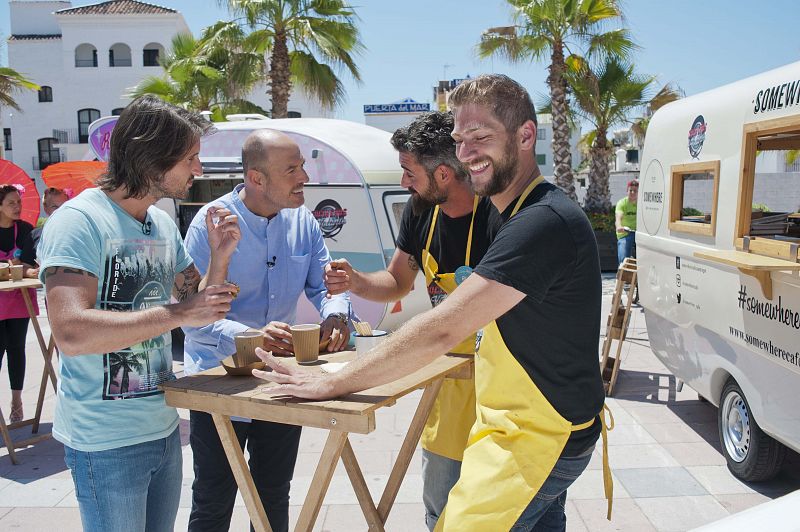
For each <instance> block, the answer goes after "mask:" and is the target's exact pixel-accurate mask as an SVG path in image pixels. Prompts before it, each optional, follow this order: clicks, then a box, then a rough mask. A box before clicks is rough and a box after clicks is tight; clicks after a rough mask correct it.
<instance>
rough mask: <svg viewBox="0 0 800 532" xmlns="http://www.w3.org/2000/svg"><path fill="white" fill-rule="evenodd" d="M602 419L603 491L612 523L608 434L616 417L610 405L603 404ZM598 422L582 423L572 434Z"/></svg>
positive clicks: (573, 426)
mask: <svg viewBox="0 0 800 532" xmlns="http://www.w3.org/2000/svg"><path fill="white" fill-rule="evenodd" d="M606 414H608V418H609V421H610V422H606ZM598 415H599V417H600V436H601V437H602V438H603V491H604V492H605V495H606V500H607V501H608V513H607V515H606V519H608V520H609V521H611V506H612V504H613V502H614V480H613V479H612V478H611V467H610V466H609V465H608V434H607V432H608V431H609V430H612V429H613V428H614V415H613V414H612V413H611V410H610V409H609V408H608V405H606V404H603V409H602V410H601V411H600V414H598ZM595 421H597V417H594V418H593V419H591V420H589V421H587V422H586V423H581V424H579V425H572V432H575V431H577V430H583V429H588V428H589V427H591V426H592V425H594V422H595Z"/></svg>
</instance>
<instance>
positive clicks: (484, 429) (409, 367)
mask: <svg viewBox="0 0 800 532" xmlns="http://www.w3.org/2000/svg"><path fill="white" fill-rule="evenodd" d="M448 102H449V104H450V106H451V107H452V109H453V113H454V128H453V134H452V136H453V138H454V139H455V141H456V154H457V156H458V159H459V160H460V161H461V162H462V163H464V164H465V165H466V166H467V168H468V170H469V174H470V179H471V181H472V185H473V188H474V190H475V192H476V193H477V194H479V195H481V196H488V197H489V198H490V199H491V202H492V204H493V205H494V207H495V208H496V209H497V213H499V219H498V220H497V221H496V223H494V222H492V221H490V227H489V229H490V237H493V239H492V242H491V244H490V245H489V249H488V250H487V251H486V255H484V257H483V259H481V261H480V263H479V264H478V265H477V266H476V267H475V271H474V272H472V274H471V275H470V276H469V277H468V278H467V279H466V280H464V281H463V282H462V283H461V284H460V285H459V286H458V288H457V289H456V290H455V291H454V292H453V293H452V294H450V295H449V296H448V298H447V299H446V300H445V301H444V302H442V304H440V305H439V306H437V307H435V308H433V309H431V310H429V311H427V312H425V313H423V314H420V315H418V316H415V317H414V318H412V319H411V320H409V321H408V322H407V323H406V324H405V325H404V326H403V327H401V328H400V329H398V330H397V331H395V332H394V333H393V334H392V335H390V337H389V338H388V339H387V340H386V341H384V342H383V343H382V344H381V345H380V346H378V347H377V348H376V349H374V350H373V351H372V352H371V353H370V356H369V357H364V358H363V359H360V360H358V361H356V362H355V363H351V364H349V365H348V366H347V367H346V368H344V369H343V370H342V371H340V372H338V373H336V374H335V375H333V376H330V377H328V376H326V377H320V376H318V375H314V374H311V373H309V372H307V371H305V370H303V369H294V368H289V367H284V366H283V365H282V364H281V363H280V362H279V361H278V360H276V359H274V358H272V357H270V356H268V355H266V354H265V353H262V354H263V355H264V356H263V358H264V360H265V361H267V363H268V364H269V366H270V367H271V368H273V369H274V370H275V371H273V372H260V371H255V372H254V375H256V376H257V377H260V378H263V379H266V380H271V381H273V382H278V383H279V386H277V387H276V388H275V390H274V393H287V394H290V395H295V396H298V397H304V398H310V399H319V400H321V399H326V398H331V397H338V396H341V395H343V394H346V393H353V392H356V391H360V390H364V389H367V388H370V387H373V386H376V385H380V384H383V383H385V382H390V381H393V380H395V379H398V378H400V377H402V376H404V375H406V374H408V373H410V372H412V371H414V370H416V369H418V368H419V367H421V366H422V365H424V364H426V363H429V362H430V361H432V360H434V359H435V358H436V357H437V356H439V355H441V353H443V352H446V351H448V350H449V349H450V348H451V347H452V346H454V345H455V344H457V343H458V342H459V341H460V339H461V338H463V337H464V336H466V335H467V334H469V333H471V332H474V331H478V333H477V334H478V339H479V340H478V341H479V344H480V347H479V349H478V351H477V353H476V355H475V396H476V401H477V411H476V421H475V425H474V426H473V428H472V430H471V431H470V435H469V441H468V443H467V448H466V449H465V451H464V459H463V462H462V466H461V475H460V477H459V480H458V482H457V483H456V485H455V486H454V487H453V489H452V490H451V491H450V494H449V497H448V501H447V506H446V508H445V511H444V513H443V514H442V515H441V516H440V518H439V521H438V523H437V526H436V530H447V531H458V532H464V531H476V532H483V531H486V530H492V531H494V530H498V531H505V530H515V531H516V530H534V529H535V530H537V531H539V530H548V531H550V530H552V531H564V530H565V529H566V516H565V514H564V504H565V502H566V493H567V489H568V488H569V486H570V485H572V483H573V482H574V481H575V479H576V478H577V477H578V476H580V474H581V473H582V472H583V471H584V470H585V469H586V466H587V465H588V463H589V459H590V457H591V454H592V451H593V449H594V447H595V443H596V441H597V439H598V437H599V436H600V435H601V434H602V436H603V448H604V452H603V462H604V464H603V477H604V481H605V482H604V483H605V488H606V497H607V498H608V500H609V505H608V518H609V519H610V515H611V497H612V485H611V473H610V471H609V469H608V462H607V453H606V452H605V450H606V441H605V440H606V438H605V433H606V423H605V417H606V416H605V415H604V413H606V412H607V408H606V407H605V406H604V391H603V384H602V379H601V377H600V369H599V361H598V352H597V348H598V343H599V342H598V340H599V336H600V304H601V286H600V261H599V256H598V251H597V242H596V240H595V237H594V232H593V231H592V228H591V224H590V223H589V220H588V219H587V218H586V215H585V214H584V213H583V211H582V210H581V209H580V207H579V206H578V205H577V204H576V203H575V202H573V201H571V200H570V199H569V198H567V197H566V196H565V195H564V193H563V192H561V191H560V190H559V189H557V188H556V187H554V186H553V185H551V184H549V183H547V182H546V181H544V180H543V179H542V176H541V172H540V171H539V168H538V166H537V165H536V157H535V153H536V152H535V147H536V114H535V110H534V107H533V103H532V102H531V100H530V96H529V95H528V93H527V91H526V90H525V89H524V88H523V87H522V86H521V85H519V84H518V83H516V82H515V81H513V80H511V79H509V78H508V77H506V76H502V75H497V74H492V75H484V76H479V77H478V78H475V79H471V80H466V81H464V82H462V83H461V84H460V85H459V86H458V87H456V89H455V90H454V91H453V92H452V93H450V97H449V100H448ZM396 353H403V354H404V355H405V356H404V357H397V356H396ZM611 427H613V419H611V421H610V426H609V428H611Z"/></svg>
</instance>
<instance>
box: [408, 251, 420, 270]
mask: <svg viewBox="0 0 800 532" xmlns="http://www.w3.org/2000/svg"><path fill="white" fill-rule="evenodd" d="M408 267H409V268H411V270H412V271H415V272H416V271H419V265H418V264H417V259H415V258H414V255H409V256H408Z"/></svg>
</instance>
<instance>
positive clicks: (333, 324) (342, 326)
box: [319, 316, 350, 353]
mask: <svg viewBox="0 0 800 532" xmlns="http://www.w3.org/2000/svg"><path fill="white" fill-rule="evenodd" d="M328 338H330V339H331V341H330V342H329V343H328V347H327V348H326V350H327V351H328V352H329V353H333V352H334V351H341V350H342V349H344V348H345V347H346V346H347V342H348V341H349V340H350V329H349V328H348V326H347V323H344V322H343V321H342V320H340V319H339V318H334V317H332V316H328V317H327V318H325V320H324V321H323V322H322V323H320V330H319V340H320V342H324V341H325V340H327V339H328Z"/></svg>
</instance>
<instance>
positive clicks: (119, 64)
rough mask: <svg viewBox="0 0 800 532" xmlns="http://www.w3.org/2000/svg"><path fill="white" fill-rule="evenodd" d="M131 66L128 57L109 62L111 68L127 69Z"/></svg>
mask: <svg viewBox="0 0 800 532" xmlns="http://www.w3.org/2000/svg"><path fill="white" fill-rule="evenodd" d="M132 64H133V62H132V61H131V59H130V57H129V58H128V59H114V60H111V61H109V66H112V67H129V66H131V65H132Z"/></svg>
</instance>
